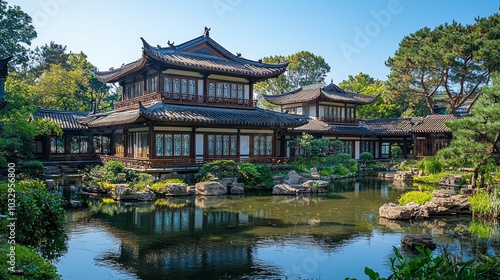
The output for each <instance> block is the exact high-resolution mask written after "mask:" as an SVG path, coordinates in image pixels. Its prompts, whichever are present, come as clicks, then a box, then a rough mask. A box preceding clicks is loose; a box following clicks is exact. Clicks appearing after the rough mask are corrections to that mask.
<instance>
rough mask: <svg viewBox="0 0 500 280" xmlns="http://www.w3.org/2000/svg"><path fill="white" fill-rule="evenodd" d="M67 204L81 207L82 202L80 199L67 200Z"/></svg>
mask: <svg viewBox="0 0 500 280" xmlns="http://www.w3.org/2000/svg"><path fill="white" fill-rule="evenodd" d="M68 205H69V206H70V207H74V208H76V207H81V206H82V203H81V202H80V201H78V200H70V201H68Z"/></svg>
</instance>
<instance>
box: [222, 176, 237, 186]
mask: <svg viewBox="0 0 500 280" xmlns="http://www.w3.org/2000/svg"><path fill="white" fill-rule="evenodd" d="M219 183H220V184H221V185H222V186H224V187H226V188H227V187H231V186H233V184H237V183H238V179H237V178H222V179H219Z"/></svg>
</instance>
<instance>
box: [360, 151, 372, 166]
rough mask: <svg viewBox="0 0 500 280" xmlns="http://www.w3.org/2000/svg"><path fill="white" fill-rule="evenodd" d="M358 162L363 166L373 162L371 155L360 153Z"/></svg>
mask: <svg viewBox="0 0 500 280" xmlns="http://www.w3.org/2000/svg"><path fill="white" fill-rule="evenodd" d="M359 160H360V161H361V162H362V163H363V164H368V163H370V162H372V161H373V155H372V153H370V152H362V153H361V154H360V155H359Z"/></svg>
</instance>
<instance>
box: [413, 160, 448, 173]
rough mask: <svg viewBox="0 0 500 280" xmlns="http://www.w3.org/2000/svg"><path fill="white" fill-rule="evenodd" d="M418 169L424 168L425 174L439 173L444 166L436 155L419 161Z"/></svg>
mask: <svg viewBox="0 0 500 280" xmlns="http://www.w3.org/2000/svg"><path fill="white" fill-rule="evenodd" d="M418 169H420V170H423V171H424V173H425V174H427V175H429V174H437V173H439V172H441V171H442V170H443V166H442V164H441V163H439V161H438V159H437V158H435V157H429V158H424V159H423V160H421V161H420V162H419V163H418Z"/></svg>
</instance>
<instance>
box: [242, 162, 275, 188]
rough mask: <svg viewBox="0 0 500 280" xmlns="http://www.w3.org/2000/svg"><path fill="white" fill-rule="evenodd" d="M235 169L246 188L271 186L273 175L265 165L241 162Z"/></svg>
mask: <svg viewBox="0 0 500 280" xmlns="http://www.w3.org/2000/svg"><path fill="white" fill-rule="evenodd" d="M237 170H238V173H239V174H240V175H241V176H240V177H241V179H242V181H243V183H244V184H245V186H246V187H247V188H264V189H268V188H271V187H272V186H273V175H272V173H271V170H270V169H269V167H268V166H267V165H264V164H257V165H255V164H253V163H249V162H242V163H240V164H238V167H237Z"/></svg>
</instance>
